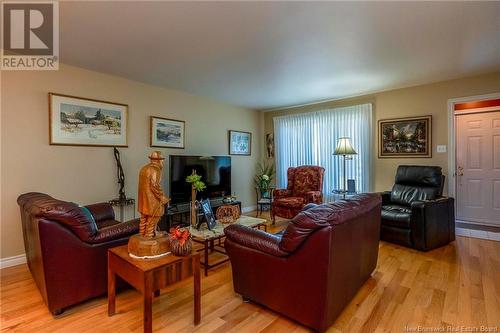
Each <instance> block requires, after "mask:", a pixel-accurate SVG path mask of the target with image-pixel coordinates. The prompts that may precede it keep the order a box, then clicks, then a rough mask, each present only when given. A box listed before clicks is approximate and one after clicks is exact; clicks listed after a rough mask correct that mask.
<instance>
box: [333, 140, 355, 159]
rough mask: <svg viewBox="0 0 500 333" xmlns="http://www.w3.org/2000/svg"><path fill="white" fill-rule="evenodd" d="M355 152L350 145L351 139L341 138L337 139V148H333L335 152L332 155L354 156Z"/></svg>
mask: <svg viewBox="0 0 500 333" xmlns="http://www.w3.org/2000/svg"><path fill="white" fill-rule="evenodd" d="M356 154H357V153H356V151H355V150H354V148H353V147H352V145H351V138H347V137H343V138H338V140H337V147H335V151H334V152H333V155H356Z"/></svg>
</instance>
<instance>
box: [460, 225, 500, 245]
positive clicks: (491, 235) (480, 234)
mask: <svg viewBox="0 0 500 333" xmlns="http://www.w3.org/2000/svg"><path fill="white" fill-rule="evenodd" d="M455 235H457V236H464V237H472V238H479V239H487V240H493V241H497V242H499V241H500V233H498V232H492V231H485V230H475V229H465V228H455Z"/></svg>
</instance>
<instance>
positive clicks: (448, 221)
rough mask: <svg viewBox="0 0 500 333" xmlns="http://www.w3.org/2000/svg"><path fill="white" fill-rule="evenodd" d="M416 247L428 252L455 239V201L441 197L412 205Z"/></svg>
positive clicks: (415, 202)
mask: <svg viewBox="0 0 500 333" xmlns="http://www.w3.org/2000/svg"><path fill="white" fill-rule="evenodd" d="M411 218H412V232H413V239H414V244H415V247H416V248H417V249H418V250H421V251H428V250H431V249H434V248H436V247H439V246H442V245H446V244H448V243H449V242H452V241H453V240H454V239H455V200H454V199H453V198H450V197H439V198H437V199H434V200H425V201H414V202H412V204H411Z"/></svg>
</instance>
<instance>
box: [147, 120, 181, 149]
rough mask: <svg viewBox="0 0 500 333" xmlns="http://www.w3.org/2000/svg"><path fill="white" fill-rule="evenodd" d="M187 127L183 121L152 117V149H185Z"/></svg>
mask: <svg viewBox="0 0 500 333" xmlns="http://www.w3.org/2000/svg"><path fill="white" fill-rule="evenodd" d="M185 125H186V123H185V122H184V121H183V120H175V119H168V118H160V117H151V126H150V144H151V147H163V148H180V149H183V148H184V142H185V135H186V132H185V131H186V129H185Z"/></svg>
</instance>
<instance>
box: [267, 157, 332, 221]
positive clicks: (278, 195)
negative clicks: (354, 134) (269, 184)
mask: <svg viewBox="0 0 500 333" xmlns="http://www.w3.org/2000/svg"><path fill="white" fill-rule="evenodd" d="M324 173H325V169H324V168H322V167H319V166H311V165H303V166H299V167H295V168H288V170H287V178H288V179H287V187H286V189H277V190H274V193H273V196H274V201H273V206H272V214H271V215H272V219H273V221H274V220H275V217H276V216H280V217H284V218H287V219H292V218H294V217H295V216H296V215H297V214H298V213H300V211H301V210H302V208H304V206H305V205H306V204H308V203H316V204H320V203H322V202H323V193H322V188H323V175H324Z"/></svg>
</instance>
